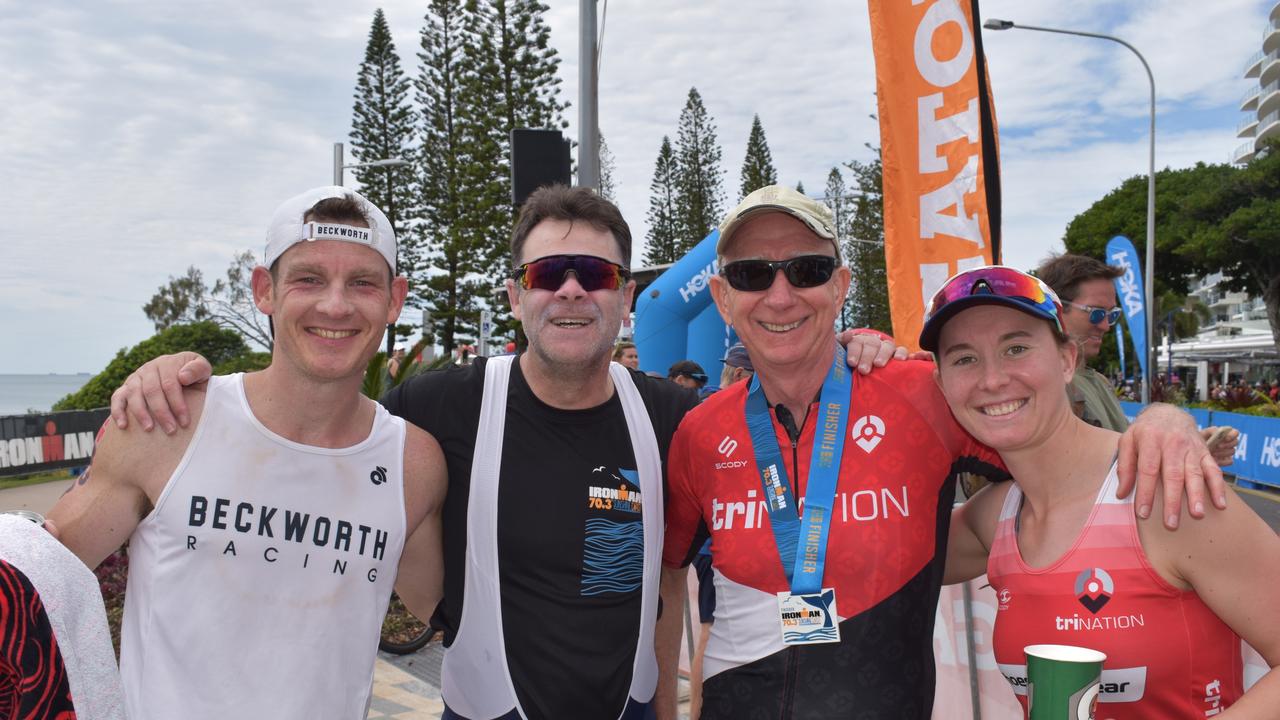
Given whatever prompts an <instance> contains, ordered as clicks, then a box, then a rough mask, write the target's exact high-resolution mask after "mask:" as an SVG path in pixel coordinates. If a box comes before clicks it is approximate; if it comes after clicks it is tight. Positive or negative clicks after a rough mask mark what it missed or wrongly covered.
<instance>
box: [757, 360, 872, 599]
mask: <svg viewBox="0 0 1280 720" xmlns="http://www.w3.org/2000/svg"><path fill="white" fill-rule="evenodd" d="M851 383H852V378H851V377H850V375H849V366H848V365H846V364H845V352H844V348H842V347H839V346H838V345H837V346H836V352H835V358H833V359H832V361H831V370H830V371H829V372H828V373H827V378H826V380H824V381H823V383H822V393H821V394H820V395H819V398H818V425H817V429H816V432H815V435H814V440H813V455H812V458H811V460H810V462H809V484H808V487H807V488H806V490H805V498H804V517H803V518H801V517H800V514H799V513H798V512H797V509H796V500H795V494H794V493H793V492H792V490H791V483H790V482H789V481H788V479H787V466H786V465H785V464H784V463H783V461H782V453H781V451H780V450H779V448H778V438H777V436H776V435H775V434H774V431H773V420H772V418H771V417H770V415H769V401H768V400H766V399H765V396H764V390H763V389H762V388H761V387H760V373H759V372H757V373H756V374H755V377H754V378H752V380H751V387H750V389H749V390H748V391H747V408H746V414H747V429H748V430H749V431H750V432H751V446H752V448H753V450H754V452H755V460H756V469H757V470H758V471H759V473H760V484H761V487H762V488H763V489H764V500H765V504H766V506H767V508H768V511H769V525H770V526H771V527H772V529H773V539H774V542H776V543H777V545H778V558H779V559H780V560H781V561H782V570H783V572H784V573H786V576H787V582H788V583H790V584H791V592H792V594H794V595H808V594H811V593H816V592H821V590H822V573H823V569H824V568H825V567H826V564H827V534H828V532H829V531H830V529H831V510H832V506H833V505H834V504H835V496H836V481H837V480H838V478H839V475H840V457H841V454H842V452H843V450H844V439H845V436H844V434H845V428H846V426H847V425H848V423H849V388H850V386H851ZM788 558H791V561H790V562H788Z"/></svg>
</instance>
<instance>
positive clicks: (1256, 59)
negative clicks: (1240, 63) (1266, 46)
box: [1244, 50, 1267, 79]
mask: <svg viewBox="0 0 1280 720" xmlns="http://www.w3.org/2000/svg"><path fill="white" fill-rule="evenodd" d="M1266 56H1267V54H1266V53H1265V52H1263V51H1262V50H1259V51H1258V52H1256V53H1254V54H1253V56H1252V57H1250V58H1249V61H1248V62H1246V63H1245V64H1244V76H1245V79H1251V78H1256V77H1258V75H1259V74H1260V73H1261V72H1262V60H1263V58H1265V57H1266Z"/></svg>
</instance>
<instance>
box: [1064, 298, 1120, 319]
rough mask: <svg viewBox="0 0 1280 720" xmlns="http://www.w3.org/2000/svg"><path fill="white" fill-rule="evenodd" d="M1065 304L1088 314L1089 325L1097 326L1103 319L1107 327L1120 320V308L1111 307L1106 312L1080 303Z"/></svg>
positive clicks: (1103, 309)
mask: <svg viewBox="0 0 1280 720" xmlns="http://www.w3.org/2000/svg"><path fill="white" fill-rule="evenodd" d="M1066 304H1067V305H1070V306H1071V307H1073V308H1075V309H1077V310H1080V311H1081V312H1087V313H1089V324H1090V325H1098V324H1100V323H1101V322H1102V320H1103V319H1104V318H1105V319H1106V321H1107V324H1108V325H1115V324H1116V321H1117V320H1119V319H1120V308H1118V307H1113V308H1111V309H1110V310H1108V309H1107V308H1100V307H1094V306H1093V305H1081V304H1080V303H1074V302H1071V301H1070V300H1068V301H1066Z"/></svg>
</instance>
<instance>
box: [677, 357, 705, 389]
mask: <svg viewBox="0 0 1280 720" xmlns="http://www.w3.org/2000/svg"><path fill="white" fill-rule="evenodd" d="M681 375H685V376H688V377H691V378H693V379H694V381H695V382H697V383H698V384H699V385H706V384H707V371H706V370H703V369H702V366H701V365H699V364H698V363H696V362H694V361H692V360H680V361H679V362H677V363H676V364H674V365H672V366H671V367H670V368H668V369H667V377H668V378H669V379H671V380H675V379H676V378H678V377H680V376H681Z"/></svg>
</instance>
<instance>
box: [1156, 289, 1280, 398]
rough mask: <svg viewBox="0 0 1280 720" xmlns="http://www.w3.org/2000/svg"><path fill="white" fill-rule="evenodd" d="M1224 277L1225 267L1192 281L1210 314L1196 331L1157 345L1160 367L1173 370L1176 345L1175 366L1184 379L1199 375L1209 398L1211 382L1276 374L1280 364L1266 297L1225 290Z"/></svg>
mask: <svg viewBox="0 0 1280 720" xmlns="http://www.w3.org/2000/svg"><path fill="white" fill-rule="evenodd" d="M1222 280H1223V277H1222V273H1213V274H1211V275H1206V276H1205V277H1202V278H1200V279H1199V280H1196V281H1193V282H1192V284H1191V292H1190V295H1191V296H1192V297H1195V298H1198V299H1199V300H1200V302H1202V303H1204V306H1205V308H1207V309H1208V310H1209V316H1210V317H1209V319H1208V320H1206V321H1204V322H1202V323H1201V324H1200V331H1199V332H1198V333H1197V334H1196V336H1195V337H1191V338H1185V339H1183V340H1180V341H1175V342H1173V343H1172V347H1170V345H1168V344H1164V345H1161V346H1160V347H1157V348H1156V357H1157V367H1158V368H1159V371H1160V372H1162V373H1163V372H1168V369H1169V351H1170V350H1172V351H1173V367H1174V368H1175V369H1176V371H1177V372H1178V373H1179V374H1180V375H1182V376H1183V377H1184V378H1185V379H1187V380H1193V379H1194V382H1193V384H1194V385H1195V386H1196V391H1197V395H1198V396H1199V398H1200V399H1201V400H1204V399H1206V398H1207V395H1206V391H1207V389H1208V386H1209V383H1210V382H1221V383H1224V384H1225V383H1227V382H1229V381H1232V380H1246V381H1250V382H1255V381H1257V380H1262V379H1266V380H1272V379H1275V378H1276V371H1277V365H1278V364H1280V358H1278V357H1277V354H1276V349H1275V342H1274V340H1273V339H1272V337H1271V325H1270V323H1269V322H1268V320H1267V306H1266V303H1264V302H1263V301H1262V298H1256V297H1251V296H1249V295H1248V294H1246V293H1242V292H1234V291H1230V292H1229V291H1226V290H1224V289H1223V288H1222ZM1168 321H1169V318H1168V316H1166V317H1165V318H1157V322H1165V323H1167V322H1168Z"/></svg>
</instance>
